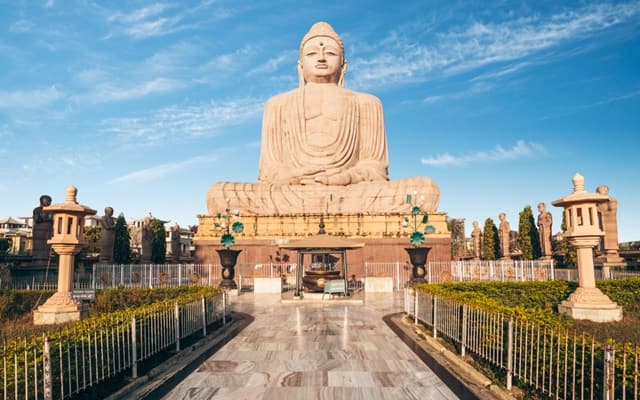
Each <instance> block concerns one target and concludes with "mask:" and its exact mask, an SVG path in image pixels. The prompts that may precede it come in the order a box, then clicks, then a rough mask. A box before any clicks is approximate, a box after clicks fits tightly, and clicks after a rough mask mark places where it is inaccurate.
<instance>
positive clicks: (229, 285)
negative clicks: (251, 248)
mask: <svg viewBox="0 0 640 400" xmlns="http://www.w3.org/2000/svg"><path fill="white" fill-rule="evenodd" d="M216 251H217V252H218V256H220V264H222V282H220V287H221V288H223V289H237V288H238V285H237V284H236V281H235V280H234V279H235V276H236V270H235V267H236V263H237V262H238V254H240V252H241V251H242V250H231V249H222V250H216Z"/></svg>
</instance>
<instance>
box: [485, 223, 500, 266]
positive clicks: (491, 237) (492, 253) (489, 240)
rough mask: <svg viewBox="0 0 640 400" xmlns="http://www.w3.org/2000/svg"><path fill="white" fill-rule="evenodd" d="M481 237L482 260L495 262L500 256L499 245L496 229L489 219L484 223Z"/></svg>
mask: <svg viewBox="0 0 640 400" xmlns="http://www.w3.org/2000/svg"><path fill="white" fill-rule="evenodd" d="M482 236H483V241H482V259H483V260H495V259H496V258H497V256H498V255H499V254H500V243H498V228H497V227H496V224H495V223H494V222H493V220H492V219H491V218H487V219H486V220H485V221H484V229H483V235H482Z"/></svg>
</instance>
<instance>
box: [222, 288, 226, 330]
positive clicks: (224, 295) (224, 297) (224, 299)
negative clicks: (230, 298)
mask: <svg viewBox="0 0 640 400" xmlns="http://www.w3.org/2000/svg"><path fill="white" fill-rule="evenodd" d="M226 324H227V291H226V290H225V291H224V292H222V325H226Z"/></svg>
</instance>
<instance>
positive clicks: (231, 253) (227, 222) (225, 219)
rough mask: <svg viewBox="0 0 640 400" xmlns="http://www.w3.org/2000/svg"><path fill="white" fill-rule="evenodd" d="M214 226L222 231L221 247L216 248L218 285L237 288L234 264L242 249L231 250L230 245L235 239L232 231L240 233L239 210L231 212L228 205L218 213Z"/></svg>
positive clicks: (242, 226)
mask: <svg viewBox="0 0 640 400" xmlns="http://www.w3.org/2000/svg"><path fill="white" fill-rule="evenodd" d="M216 217H217V221H216V222H215V224H214V225H215V227H216V228H217V229H221V230H222V231H223V232H224V233H223V234H222V237H221V238H220V244H221V245H222V247H223V249H218V250H216V251H217V252H218V256H219V257H220V264H221V265H222V282H220V287H222V288H225V289H237V288H238V285H237V284H236V281H235V280H234V279H235V275H236V272H235V266H236V263H237V262H238V254H240V252H241V251H242V250H232V249H231V247H232V246H233V245H234V244H235V242H236V239H235V238H234V236H233V234H234V233H242V231H243V230H244V225H243V224H242V222H240V221H239V218H240V211H239V210H235V211H234V212H233V213H232V212H231V209H230V208H229V206H227V208H226V209H225V210H224V214H221V213H218V215H217V216H216Z"/></svg>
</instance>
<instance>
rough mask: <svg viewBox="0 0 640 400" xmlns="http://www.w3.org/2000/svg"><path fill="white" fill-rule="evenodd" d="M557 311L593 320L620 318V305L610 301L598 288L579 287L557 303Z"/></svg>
mask: <svg viewBox="0 0 640 400" xmlns="http://www.w3.org/2000/svg"><path fill="white" fill-rule="evenodd" d="M558 311H560V313H561V314H564V315H568V316H569V317H571V318H573V319H586V320H589V321H595V322H613V321H620V320H622V307H620V306H618V305H617V304H616V303H614V302H613V301H611V299H609V297H608V296H607V295H605V294H604V293H602V292H601V291H600V289H598V288H581V287H579V288H578V289H576V291H575V292H573V293H572V294H571V295H570V296H569V298H568V299H566V300H564V301H562V302H561V303H560V304H559V305H558Z"/></svg>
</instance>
